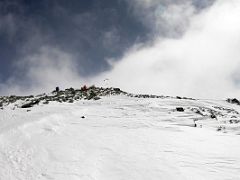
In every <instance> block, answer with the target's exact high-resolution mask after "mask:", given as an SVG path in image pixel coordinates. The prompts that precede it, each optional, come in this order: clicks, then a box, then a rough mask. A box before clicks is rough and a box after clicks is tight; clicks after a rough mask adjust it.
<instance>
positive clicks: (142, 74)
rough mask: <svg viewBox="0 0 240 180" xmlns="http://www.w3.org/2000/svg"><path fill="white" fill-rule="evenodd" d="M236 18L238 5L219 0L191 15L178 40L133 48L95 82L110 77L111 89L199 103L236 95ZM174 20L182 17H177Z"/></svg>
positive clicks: (239, 57) (239, 27)
mask: <svg viewBox="0 0 240 180" xmlns="http://www.w3.org/2000/svg"><path fill="white" fill-rule="evenodd" d="M181 6H182V5H181ZM175 9H176V11H177V12H178V11H179V10H178V8H175ZM173 11H174V8H173ZM190 11H192V10H190ZM180 12H181V11H180ZM173 14H174V13H173ZM190 14H191V13H190ZM174 17H175V15H174ZM239 17H240V1H239V0H229V1H224V0H219V1H217V2H216V3H215V4H214V5H213V6H212V7H211V8H209V9H207V10H205V11H204V12H202V13H200V14H198V15H195V16H192V17H191V19H190V25H189V27H188V29H187V30H186V32H185V34H184V35H183V36H182V37H181V38H179V39H161V38H158V39H157V40H156V41H155V43H154V45H152V46H148V47H141V48H133V49H131V50H129V51H128V52H127V53H126V55H125V56H124V57H123V59H121V60H120V61H119V62H117V63H114V64H113V67H112V70H111V71H109V72H106V73H104V74H102V75H101V76H100V77H98V78H96V79H95V80H94V81H95V82H100V81H101V80H102V79H104V78H109V79H110V81H111V84H112V85H113V86H119V87H121V88H123V89H125V90H128V91H132V92H142V93H155V94H165V95H183V96H193V97H204V98H205V97H208V98H219V97H221V98H225V97H227V96H237V95H239V93H240V91H239V86H237V84H236V79H239V78H236V76H237V75H236V74H238V73H237V72H238V68H239V67H240V51H239V49H240V33H239V32H240V18H239ZM176 21H181V18H177V17H176Z"/></svg>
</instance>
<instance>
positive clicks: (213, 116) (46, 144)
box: [0, 88, 240, 180]
mask: <svg viewBox="0 0 240 180" xmlns="http://www.w3.org/2000/svg"><path fill="white" fill-rule="evenodd" d="M97 89H98V88H96V90H97ZM99 89H100V88H99ZM70 91H72V90H65V91H64V93H63V92H60V93H58V95H57V93H56V92H53V93H50V94H48V95H40V96H37V97H36V96H34V97H26V99H17V100H16V101H15V102H11V103H6V99H7V98H6V97H4V98H1V99H5V100H4V102H3V101H1V102H3V107H2V109H0V130H1V131H0V179H3V180H15V179H21V180H26V179H28V180H35V179H43V180H46V179H56V180H66V179H70V180H75V179H81V180H92V179H94V180H98V179H100V180H108V179H109V180H115V179H116V180H120V179H138V180H146V179H151V180H155V179H156V180H159V179H183V180H185V179H189V180H190V179H210V180H215V179H216V180H217V179H232V180H235V179H239V177H240V173H239V172H240V136H239V134H240V123H239V122H240V121H239V120H240V114H239V112H240V106H239V105H237V104H236V103H235V104H232V102H231V103H229V102H230V101H229V102H227V101H224V100H193V99H188V98H180V97H177V98H173V97H165V96H151V95H132V94H128V93H125V92H123V91H121V90H119V89H117V88H115V90H114V89H113V88H108V89H104V88H103V89H102V90H101V91H99V93H97V91H94V93H95V94H94V96H93V94H92V97H91V98H89V97H90V91H88V92H84V93H85V95H83V96H80V91H79V97H81V98H79V99H77V100H74V101H70V100H71V99H75V98H76V97H77V96H76V94H78V93H67V92H70ZM75 91H76V90H75ZM72 92H73V91H72ZM100 92H101V93H102V94H100ZM106 92H108V93H106ZM116 92H118V93H116ZM84 93H83V94H84ZM73 94H75V95H74V96H72V95H73ZM111 94H113V96H112V95H111ZM60 96H62V97H64V98H66V102H65V103H63V102H62V103H60V102H59V101H62V99H63V98H57V97H60ZM42 97H47V98H49V97H51V98H53V99H54V98H56V99H54V100H51V101H49V102H48V104H46V103H44V102H46V98H45V99H42V100H40V101H39V102H38V103H36V104H34V105H33V106H32V107H28V108H22V106H23V105H25V104H26V103H27V102H28V103H29V102H32V101H33V99H34V101H33V102H35V100H36V99H37V98H42ZM70 97H72V98H70ZM87 97H88V98H87ZM94 97H100V98H95V99H96V100H94ZM150 97H152V98H150ZM154 97H155V98H154ZM8 99H9V98H8ZM15 99H16V98H15ZM27 99H28V100H27ZM89 99H90V100H89ZM69 101H70V102H69Z"/></svg>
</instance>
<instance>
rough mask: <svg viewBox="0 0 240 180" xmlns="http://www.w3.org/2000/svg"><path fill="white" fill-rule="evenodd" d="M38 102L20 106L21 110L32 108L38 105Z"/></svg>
mask: <svg viewBox="0 0 240 180" xmlns="http://www.w3.org/2000/svg"><path fill="white" fill-rule="evenodd" d="M39 102H40V101H39V100H38V99H37V100H35V101H32V102H30V103H27V104H24V105H22V106H21V108H30V107H33V106H34V105H36V104H38V103H39Z"/></svg>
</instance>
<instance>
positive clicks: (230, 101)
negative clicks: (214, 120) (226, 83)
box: [227, 98, 240, 105]
mask: <svg viewBox="0 0 240 180" xmlns="http://www.w3.org/2000/svg"><path fill="white" fill-rule="evenodd" d="M227 102H229V103H232V104H237V105H240V102H239V100H238V99H236V98H233V99H227Z"/></svg>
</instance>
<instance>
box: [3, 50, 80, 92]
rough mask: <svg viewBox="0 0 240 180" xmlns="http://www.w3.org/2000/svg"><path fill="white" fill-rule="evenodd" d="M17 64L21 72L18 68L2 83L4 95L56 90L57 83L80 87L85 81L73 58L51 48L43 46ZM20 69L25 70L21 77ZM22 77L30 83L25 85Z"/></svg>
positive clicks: (61, 86) (62, 85) (65, 86)
mask: <svg viewBox="0 0 240 180" xmlns="http://www.w3.org/2000/svg"><path fill="white" fill-rule="evenodd" d="M16 67H17V68H16V69H18V70H20V71H16V72H15V74H14V76H13V77H12V78H10V79H9V80H8V82H7V83H6V84H4V85H3V84H2V85H1V84H0V90H1V93H2V94H29V93H34V94H37V93H42V92H49V91H51V90H54V88H55V87H56V86H59V87H60V88H61V89H64V88H69V87H79V88H80V86H82V85H83V84H85V82H84V80H83V79H81V78H80V76H79V74H78V70H77V69H76V68H77V67H78V66H77V64H76V62H75V61H74V60H73V58H72V57H71V56H70V55H69V54H67V53H64V52H61V51H60V50H58V49H56V48H52V47H42V48H40V50H39V52H38V53H35V54H32V55H28V56H27V57H25V58H24V59H22V60H20V61H18V64H16ZM18 72H23V73H22V74H21V75H20V76H22V77H21V78H19V75H18V74H17V73H18ZM14 77H15V78H14ZM19 79H22V80H23V81H24V82H29V84H22V83H21V82H20V81H19Z"/></svg>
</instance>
